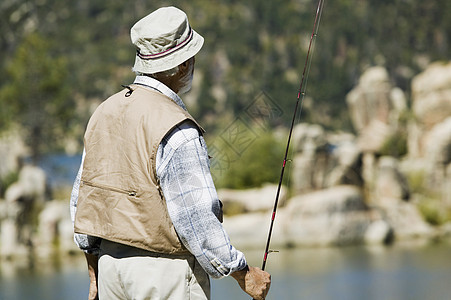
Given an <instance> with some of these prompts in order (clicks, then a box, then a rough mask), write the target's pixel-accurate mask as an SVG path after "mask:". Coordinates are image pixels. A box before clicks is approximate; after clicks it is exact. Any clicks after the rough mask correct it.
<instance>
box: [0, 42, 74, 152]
mask: <svg viewBox="0 0 451 300" xmlns="http://www.w3.org/2000/svg"><path fill="white" fill-rule="evenodd" d="M49 43H50V42H49V41H48V40H47V39H45V38H44V37H42V36H41V35H39V34H30V35H27V36H25V37H24V40H23V41H22V43H21V44H20V45H19V47H18V48H17V50H16V52H15V54H14V56H13V58H12V60H11V61H10V62H9V64H8V65H7V67H6V72H7V74H8V81H7V82H6V83H5V84H4V85H3V86H2V87H1V89H0V104H1V107H2V113H1V123H0V129H5V128H8V127H9V125H11V124H12V123H17V122H18V123H19V124H20V125H22V126H23V127H24V128H25V130H26V132H27V139H26V142H27V143H28V144H29V146H30V148H31V150H32V152H33V153H32V156H33V158H34V159H37V158H38V157H39V155H40V154H41V153H43V152H44V151H46V150H47V149H48V145H54V144H57V142H58V139H59V138H64V130H65V129H67V127H68V122H69V120H70V119H71V118H72V117H73V111H74V103H73V101H71V100H72V99H71V98H69V97H68V93H67V86H66V85H65V77H66V74H67V69H66V60H65V58H64V57H62V56H59V57H54V56H53V55H52V49H51V46H50V44H49Z"/></svg>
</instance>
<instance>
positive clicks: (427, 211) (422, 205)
mask: <svg viewBox="0 0 451 300" xmlns="http://www.w3.org/2000/svg"><path fill="white" fill-rule="evenodd" d="M419 197H420V199H419V200H418V203H417V207H418V209H419V211H420V213H421V215H422V216H423V218H424V219H425V220H426V222H428V223H429V224H431V225H443V224H445V223H446V222H448V221H451V208H449V207H445V206H444V205H443V201H441V200H440V198H439V197H437V198H431V197H427V196H423V195H421V196H419Z"/></svg>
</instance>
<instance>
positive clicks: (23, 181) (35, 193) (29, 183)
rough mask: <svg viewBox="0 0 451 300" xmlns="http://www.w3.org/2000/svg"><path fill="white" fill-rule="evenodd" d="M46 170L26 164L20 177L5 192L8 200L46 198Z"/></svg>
mask: <svg viewBox="0 0 451 300" xmlns="http://www.w3.org/2000/svg"><path fill="white" fill-rule="evenodd" d="M46 181H47V179H46V175H45V172H44V171H43V170H42V169H41V168H39V167H36V166H31V165H26V166H24V167H23V168H22V169H21V170H20V173H19V179H18V181H17V182H15V183H13V184H12V185H11V186H10V187H9V188H8V189H7V190H6V192H5V199H6V201H7V202H15V201H19V200H20V201H34V200H38V201H40V200H44V199H45V193H46Z"/></svg>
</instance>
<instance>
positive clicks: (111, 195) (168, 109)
mask: <svg viewBox="0 0 451 300" xmlns="http://www.w3.org/2000/svg"><path fill="white" fill-rule="evenodd" d="M131 39H132V42H133V44H134V45H135V46H136V48H137V54H136V60H135V65H134V68H133V70H134V72H135V73H136V74H137V77H136V79H135V81H134V83H133V84H131V85H129V86H125V89H124V90H122V91H120V92H119V93H117V94H115V95H113V96H111V97H110V98H108V99H107V100H106V101H105V102H103V103H102V104H101V105H100V106H99V107H98V108H97V109H96V111H95V112H94V114H93V115H92V116H91V119H90V120H89V123H88V126H87V129H86V133H85V137H84V143H85V151H84V153H83V159H82V165H81V166H80V170H79V172H78V175H77V179H76V181H75V183H74V188H73V191H72V196H71V215H72V219H73V221H74V230H75V241H76V243H77V244H78V246H79V247H80V248H81V249H82V250H84V251H85V255H86V258H87V261H88V270H89V275H90V279H91V285H90V293H89V297H90V299H96V298H97V297H99V298H100V299H108V300H112V299H177V300H178V299H191V300H193V299H210V282H209V276H208V275H210V276H212V277H214V278H221V277H224V276H228V275H231V276H232V277H233V278H235V279H236V280H237V282H238V284H239V285H240V287H241V288H242V289H243V290H244V291H245V292H246V293H248V294H249V295H250V296H252V297H253V298H254V299H264V298H265V296H266V294H267V292H268V290H269V286H270V275H269V274H268V273H266V272H264V271H262V270H260V269H259V268H256V267H251V266H248V265H247V263H246V260H245V257H244V255H243V253H241V252H240V251H238V250H237V249H235V248H234V247H233V246H232V245H231V244H230V241H229V238H228V236H227V233H226V232H225V231H224V228H223V227H222V224H221V222H222V209H221V204H220V201H219V200H218V197H217V194H216V190H215V187H214V185H213V181H212V178H211V174H210V170H209V158H208V154H207V149H206V145H205V141H204V139H203V137H202V132H203V129H202V128H201V127H200V126H199V124H198V123H197V122H196V121H195V120H194V118H193V117H192V116H191V115H190V114H189V113H188V112H187V110H186V107H185V105H184V104H183V102H182V100H181V99H180V97H179V96H178V94H179V95H180V94H183V93H185V92H187V91H188V90H189V89H190V87H191V81H192V78H193V71H194V62H195V60H194V56H195V55H196V54H197V52H198V51H199V50H200V49H201V47H202V45H203V41H204V40H203V38H202V37H201V36H200V35H199V34H198V33H197V32H195V31H194V30H192V29H191V27H190V26H189V23H188V19H187V17H186V15H185V13H184V12H182V11H181V10H179V9H177V8H175V7H165V8H160V9H158V10H156V11H155V12H153V13H151V14H149V15H148V16H146V17H144V18H143V19H141V20H140V21H138V22H137V23H136V24H135V25H134V26H133V27H132V29H131Z"/></svg>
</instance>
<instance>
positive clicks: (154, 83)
mask: <svg viewBox="0 0 451 300" xmlns="http://www.w3.org/2000/svg"><path fill="white" fill-rule="evenodd" d="M133 83H135V84H140V85H144V86H147V87H150V88H152V89H155V90H157V91H159V92H160V93H162V94H163V95H165V96H167V97H169V98H171V99H172V100H173V101H174V102H175V103H177V105H178V106H180V107H181V108H183V109H184V110H186V106H185V103H183V101H182V99H181V98H180V97H179V95H177V94H176V93H175V92H174V91H173V90H171V89H170V88H168V87H167V86H166V85H165V84H164V83H162V82H161V81H158V80H156V79H154V78H152V77H149V76H143V75H139V76H136V78H135V81H134V82H133Z"/></svg>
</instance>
